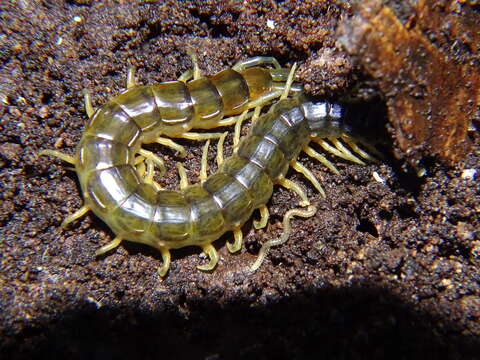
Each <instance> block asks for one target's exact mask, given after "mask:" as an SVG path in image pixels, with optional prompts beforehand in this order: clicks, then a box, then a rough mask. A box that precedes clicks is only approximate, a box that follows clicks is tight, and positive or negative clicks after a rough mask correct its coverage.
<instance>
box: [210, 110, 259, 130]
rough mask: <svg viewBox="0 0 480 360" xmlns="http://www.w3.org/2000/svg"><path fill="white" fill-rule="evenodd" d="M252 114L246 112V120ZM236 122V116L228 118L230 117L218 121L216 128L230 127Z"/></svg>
mask: <svg viewBox="0 0 480 360" xmlns="http://www.w3.org/2000/svg"><path fill="white" fill-rule="evenodd" d="M252 114H253V112H252V111H250V112H248V113H247V115H246V116H245V118H246V119H248V118H249V117H251V116H252ZM237 121H238V115H237V116H230V117H227V118H224V119H222V120H220V121H219V122H218V127H221V126H230V125H235V124H236V123H237Z"/></svg>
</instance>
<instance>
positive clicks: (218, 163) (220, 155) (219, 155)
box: [217, 131, 228, 168]
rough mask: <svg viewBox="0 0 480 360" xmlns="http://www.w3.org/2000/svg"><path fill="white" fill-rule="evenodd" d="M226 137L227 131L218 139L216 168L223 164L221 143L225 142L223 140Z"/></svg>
mask: <svg viewBox="0 0 480 360" xmlns="http://www.w3.org/2000/svg"><path fill="white" fill-rule="evenodd" d="M227 135H228V131H225V132H224V133H223V135H222V136H221V137H220V139H218V145H217V167H218V168H220V166H222V164H223V143H224V142H225V138H226V137H227Z"/></svg>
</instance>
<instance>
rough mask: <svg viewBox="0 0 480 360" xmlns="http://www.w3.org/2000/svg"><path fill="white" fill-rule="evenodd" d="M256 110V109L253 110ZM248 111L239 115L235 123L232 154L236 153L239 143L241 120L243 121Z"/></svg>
mask: <svg viewBox="0 0 480 360" xmlns="http://www.w3.org/2000/svg"><path fill="white" fill-rule="evenodd" d="M255 110H256V109H255ZM247 113H248V110H245V111H244V112H243V113H241V114H240V116H239V117H238V120H237V122H236V123H235V132H234V134H233V152H234V153H236V152H237V148H238V143H239V142H240V130H241V129H242V123H243V120H245V116H246V115H247Z"/></svg>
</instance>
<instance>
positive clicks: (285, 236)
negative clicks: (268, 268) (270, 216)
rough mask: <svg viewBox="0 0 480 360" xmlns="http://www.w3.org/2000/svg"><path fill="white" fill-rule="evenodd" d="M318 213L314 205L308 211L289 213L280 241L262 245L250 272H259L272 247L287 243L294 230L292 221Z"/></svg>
mask: <svg viewBox="0 0 480 360" xmlns="http://www.w3.org/2000/svg"><path fill="white" fill-rule="evenodd" d="M316 212H317V208H316V207H315V206H313V205H310V206H309V207H308V208H306V209H299V208H297V209H292V210H289V211H287V212H286V213H285V216H284V217H283V221H282V224H283V233H282V235H280V237H279V238H278V239H274V240H269V241H267V242H265V243H264V244H263V245H262V247H261V248H260V251H259V252H258V257H257V259H256V260H255V262H254V263H253V264H252V266H251V267H250V271H251V272H255V271H257V270H258V268H259V267H260V266H261V265H262V263H263V261H264V260H265V257H266V256H267V254H268V252H269V251H270V248H271V247H273V246H278V245H282V244H284V243H285V242H287V240H288V237H289V235H290V232H291V230H292V228H291V224H290V221H291V220H292V218H293V217H294V216H300V217H304V218H307V217H312V216H313V215H315V213H316Z"/></svg>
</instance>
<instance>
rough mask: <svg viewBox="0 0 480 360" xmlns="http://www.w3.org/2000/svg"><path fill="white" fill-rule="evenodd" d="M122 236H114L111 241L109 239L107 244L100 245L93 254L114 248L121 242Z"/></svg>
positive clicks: (99, 253) (100, 253) (97, 254)
mask: <svg viewBox="0 0 480 360" xmlns="http://www.w3.org/2000/svg"><path fill="white" fill-rule="evenodd" d="M122 240H123V239H122V238H121V237H120V236H117V237H115V239H113V240H112V241H110V242H109V243H108V244H107V245H104V246H102V247H101V248H100V249H98V250H97V251H95V255H96V256H99V255H102V254H105V253H106V252H108V251H110V250H112V249H115V248H116V247H117V246H118V245H120V243H121V242H122Z"/></svg>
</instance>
